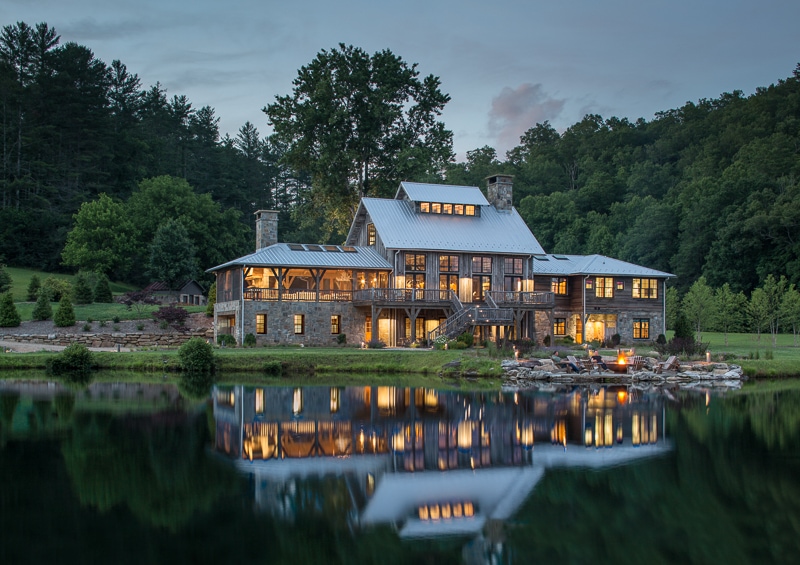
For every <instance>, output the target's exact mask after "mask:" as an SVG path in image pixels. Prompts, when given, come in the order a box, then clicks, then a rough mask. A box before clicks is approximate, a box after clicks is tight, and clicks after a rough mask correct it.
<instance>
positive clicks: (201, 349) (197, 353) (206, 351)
mask: <svg viewBox="0 0 800 565" xmlns="http://www.w3.org/2000/svg"><path fill="white" fill-rule="evenodd" d="M178 361H179V362H180V365H181V368H182V369H183V370H184V371H188V372H190V373H210V372H213V370H214V348H213V347H212V346H211V344H210V343H206V340H204V339H202V338H200V337H193V338H192V339H190V340H189V341H187V342H186V343H184V344H183V345H181V346H180V348H179V349H178Z"/></svg>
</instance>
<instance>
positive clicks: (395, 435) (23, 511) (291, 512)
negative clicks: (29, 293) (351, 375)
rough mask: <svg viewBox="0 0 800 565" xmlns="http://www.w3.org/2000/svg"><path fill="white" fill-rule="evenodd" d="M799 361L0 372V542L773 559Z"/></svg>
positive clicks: (549, 558) (792, 530)
mask: <svg viewBox="0 0 800 565" xmlns="http://www.w3.org/2000/svg"><path fill="white" fill-rule="evenodd" d="M798 415H800V383H798V382H797V381H784V382H782V383H767V384H765V383H759V385H758V386H750V385H748V386H745V388H744V389H743V390H741V391H726V390H704V389H698V390H692V391H686V390H679V389H677V388H670V389H666V390H664V389H660V388H655V387H649V388H648V387H641V388H639V387H633V386H624V385H609V386H602V385H593V386H565V385H562V386H547V385H545V386H542V387H540V388H538V389H532V390H526V391H516V392H515V391H494V392H486V391H482V392H469V391H459V390H436V389H428V388H404V387H393V386H361V387H254V386H218V387H215V388H213V389H212V391H211V392H210V393H209V395H208V396H207V397H205V398H202V397H201V398H199V399H197V398H195V399H192V398H187V397H184V396H183V395H182V393H181V389H179V388H178V387H177V386H174V385H171V384H163V385H138V384H113V383H92V384H90V385H89V386H88V387H67V386H63V385H61V384H55V383H47V382H44V381H29V382H25V383H21V382H17V383H15V382H9V381H0V536H1V537H0V563H9V564H11V563H14V564H16V563H46V562H50V563H170V564H175V563H252V562H259V563H294V564H304V563H359V564H360V563H380V564H381V565H391V564H406V563H408V564H411V563H436V564H442V563H445V564H446V563H455V564H461V563H463V564H470V565H471V564H479V563H481V564H482V563H487V564H488V563H492V564H512V563H532V562H540V563H714V562H724V563H726V565H729V564H733V563H755V562H758V563H790V562H798V560H800V557H798V555H799V554H798V551H799V550H800V425H798V424H799V419H798Z"/></svg>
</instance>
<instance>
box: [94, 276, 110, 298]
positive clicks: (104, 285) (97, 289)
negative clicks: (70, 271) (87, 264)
mask: <svg viewBox="0 0 800 565" xmlns="http://www.w3.org/2000/svg"><path fill="white" fill-rule="evenodd" d="M94 301H95V302H98V303H100V304H111V303H112V302H114V295H113V294H112V293H111V285H110V284H109V283H108V277H107V276H105V275H103V274H101V275H100V276H99V277H97V284H95V285H94Z"/></svg>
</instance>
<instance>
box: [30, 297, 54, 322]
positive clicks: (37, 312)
mask: <svg viewBox="0 0 800 565" xmlns="http://www.w3.org/2000/svg"><path fill="white" fill-rule="evenodd" d="M31 317H32V318H33V319H34V320H37V321H40V322H41V321H43V320H49V319H50V318H52V317H53V307H52V306H51V305H50V297H49V296H48V295H47V293H46V292H44V291H40V292H39V296H38V297H37V298H36V306H34V307H33V313H32V314H31Z"/></svg>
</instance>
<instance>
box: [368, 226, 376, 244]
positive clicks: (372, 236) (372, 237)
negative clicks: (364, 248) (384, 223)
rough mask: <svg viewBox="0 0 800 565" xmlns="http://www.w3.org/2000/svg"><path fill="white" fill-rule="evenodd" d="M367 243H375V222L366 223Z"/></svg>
mask: <svg viewBox="0 0 800 565" xmlns="http://www.w3.org/2000/svg"><path fill="white" fill-rule="evenodd" d="M367 245H375V224H367Z"/></svg>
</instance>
